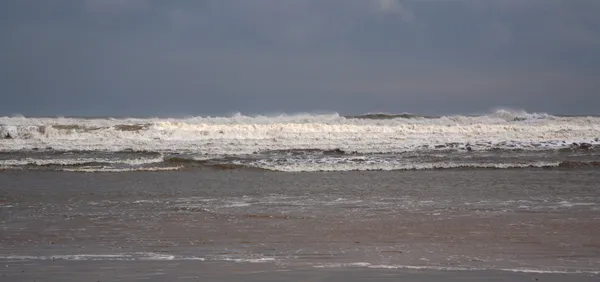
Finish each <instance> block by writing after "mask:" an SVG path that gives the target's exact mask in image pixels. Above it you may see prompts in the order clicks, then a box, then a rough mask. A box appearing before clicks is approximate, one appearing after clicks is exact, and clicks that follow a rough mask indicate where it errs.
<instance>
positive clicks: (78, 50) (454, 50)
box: [0, 0, 600, 115]
mask: <svg viewBox="0 0 600 282" xmlns="http://www.w3.org/2000/svg"><path fill="white" fill-rule="evenodd" d="M597 3H598V2H597V1H594V0H579V1H566V0H564V1H562V0H548V1H541V0H532V1H516V0H502V1H500V0H490V1H476V0H464V1H459V0H437V1H433V0H429V1H428V0H414V1H393V0H380V1H369V0H346V1H341V0H340V1H316V0H306V1H293V0H257V1H241V0H240V1H217V0H203V1H157V0H155V1H153V0H86V1H75V0H72V1H67V0H57V1H32V0H20V1H17V0H6V1H3V2H1V3H0V23H1V25H0V36H1V38H2V40H1V41H0V75H1V77H0V93H2V94H1V95H2V103H1V104H0V114H5V115H6V114H13V113H21V114H26V115H184V114H190V115H191V114H197V115H205V114H226V113H231V112H237V111H240V112H244V113H275V112H302V111H339V112H344V113H362V112H373V111H387V112H405V111H406V112H416V113H426V114H445V113H474V112H483V111H486V110H489V109H492V108H495V107H502V106H504V107H514V108H521V109H527V110H530V111H546V112H554V113H587V114H590V113H592V114H596V113H598V109H597V105H599V104H600V95H598V92H599V90H600V83H599V82H598V80H597V79H596V78H597V77H599V75H600V61H598V58H600V19H598V17H597V16H596V15H597V14H598V12H600V5H599V4H597Z"/></svg>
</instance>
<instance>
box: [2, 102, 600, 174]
mask: <svg viewBox="0 0 600 282" xmlns="http://www.w3.org/2000/svg"><path fill="white" fill-rule="evenodd" d="M598 148H600V117H591V116H581V117H561V116H553V115H548V114H543V113H527V112H524V111H511V110H498V111H495V112H493V113H490V114H486V115H479V116H461V115H457V116H441V117H424V116H417V115H412V114H398V115H394V114H385V113H372V114H367V115H361V116H341V115H339V114H296V115H276V116H244V115H241V114H237V115H233V116H229V117H188V118H146V119H139V118H120V119H113V118H103V119H82V118H28V117H3V118H0V166H2V167H4V168H11V167H42V166H62V167H63V169H71V168H70V167H84V166H85V167H88V168H90V169H93V168H103V169H108V168H110V169H126V168H127V169H132V168H135V169H148V167H156V166H165V165H164V163H170V164H173V167H179V166H183V167H190V166H204V167H208V166H211V165H212V166H215V168H218V167H219V166H221V168H222V169H232V168H233V169H239V168H245V166H250V167H254V168H256V169H271V170H281V171H314V170H322V171H330V170H373V169H382V170H401V169H432V168H440V167H442V168H445V167H446V166H449V165H446V164H445V163H454V164H456V165H455V166H463V167H465V166H467V165H465V163H468V162H467V161H464V160H463V161H459V162H453V161H452V159H445V160H442V161H444V162H445V163H443V164H440V165H437V166H432V165H431V163H433V162H434V161H440V160H437V159H435V160H428V159H427V158H429V157H428V156H433V155H435V154H449V153H471V154H473V153H475V152H477V153H481V154H484V153H486V152H489V153H493V154H498V155H502V154H503V153H502V152H509V151H527V152H529V151H530V152H540V154H550V155H552V154H559V153H560V154H563V153H568V152H573V153H577V154H587V155H590V156H591V154H593V152H595V151H597V150H598ZM411 152H412V153H415V154H417V155H418V156H420V157H421V158H424V159H415V160H412V161H413V163H412V164H411V165H412V166H411V165H409V164H406V163H405V162H394V161H392V162H390V161H387V160H386V161H382V160H381V159H377V158H373V159H369V160H368V161H365V162H364V163H360V164H359V161H357V162H355V163H353V162H351V161H348V162H347V163H344V162H343V161H342V162H338V163H334V164H332V163H330V162H329V161H328V160H327V158H332V157H340V156H344V157H350V156H361V155H365V154H371V155H372V154H381V155H386V154H405V153H411ZM544 152H551V153H544ZM111 154H116V155H118V156H113V155H111ZM124 154H126V155H124ZM165 156H166V157H167V158H171V159H169V160H165V159H164V157H165ZM187 156H195V157H200V158H201V159H209V160H213V161H189V160H187V161H184V159H189V158H187ZM273 156H277V157H276V158H275V159H277V160H278V161H279V163H274V162H273V161H272V160H271V159H272V158H273ZM290 157H291V158H298V159H304V162H305V164H302V162H289V161H288V158H290ZM178 158H179V159H178ZM220 158H221V159H222V158H232V159H244V158H247V159H248V160H242V161H239V162H238V163H234V162H231V161H227V162H220V161H217V162H215V161H214V160H217V159H220ZM123 159H125V160H123ZM565 160H571V159H565ZM575 160H577V161H581V160H580V159H575ZM537 161H540V162H545V161H546V162H552V163H554V162H560V161H564V160H561V159H557V157H552V159H551V160H550V161H549V160H548V159H547V158H543V157H540V158H538V159H519V157H518V156H517V159H513V160H511V161H510V162H509V161H499V162H498V165H496V166H498V167H499V166H502V165H506V164H514V165H513V166H517V165H521V164H530V163H534V162H537ZM135 162H138V163H135ZM469 162H470V163H472V164H471V165H468V166H471V167H483V166H484V165H487V166H489V164H481V163H478V162H477V159H472V160H470V161H469ZM175 163H176V164H175ZM488 163H489V162H488ZM157 164H160V165H157ZM238 166H242V167H238ZM428 166H429V167H428ZM534 166H536V164H534Z"/></svg>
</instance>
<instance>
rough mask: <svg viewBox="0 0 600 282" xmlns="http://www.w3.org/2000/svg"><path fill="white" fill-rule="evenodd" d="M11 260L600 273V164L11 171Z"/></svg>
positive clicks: (0, 215) (6, 226) (4, 234)
mask: <svg viewBox="0 0 600 282" xmlns="http://www.w3.org/2000/svg"><path fill="white" fill-rule="evenodd" d="M0 183H2V189H0V222H1V224H2V225H1V228H0V234H1V236H0V246H1V247H0V260H1V261H3V262H11V263H17V264H30V263H40V262H44V261H45V262H51V261H57V260H58V261H65V262H68V261H97V262H107V261H189V263H199V264H202V263H214V262H229V263H243V262H246V263H257V264H268V265H271V266H272V267H273V268H274V269H276V270H277V269H279V270H281V269H287V270H289V269H306V268H315V269H317V268H318V269H332V268H333V269H337V268H341V269H348V268H365V269H366V268H369V269H432V270H494V271H525V272H533V273H539V272H550V273H583V274H586V275H596V274H598V273H599V272H600V224H598V223H600V191H599V190H598V184H597V183H600V172H599V171H598V170H594V169H579V170H536V169H514V170H510V169H508V170H472V169H471V170H464V169H463V170H433V171H393V172H385V171H377V172H375V171H372V172H327V173H325V172H314V173H307V172H304V173H283V172H268V171H248V170H229V171H219V170H214V169H186V170H183V171H173V172H129V173H121V174H115V173H94V174H81V173H69V172H55V171H28V170H24V171H14V170H9V171H5V172H3V173H0Z"/></svg>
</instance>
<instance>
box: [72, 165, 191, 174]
mask: <svg viewBox="0 0 600 282" xmlns="http://www.w3.org/2000/svg"><path fill="white" fill-rule="evenodd" d="M183 168H184V167H183V166H168V167H135V168H111V167H78V168H63V169H61V171H68V172H87V173H92V172H133V171H175V170H180V169H183Z"/></svg>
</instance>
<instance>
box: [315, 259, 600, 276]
mask: <svg viewBox="0 0 600 282" xmlns="http://www.w3.org/2000/svg"><path fill="white" fill-rule="evenodd" d="M314 267H315V268H352V267H359V268H372V269H413V270H439V271H484V270H499V271H506V272H523V273H540V274H592V275H599V274H600V271H597V270H579V269H574V270H558V269H533V268H480V267H460V266H435V265H383V264H371V263H368V262H355V263H332V264H321V265H315V266H314Z"/></svg>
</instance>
